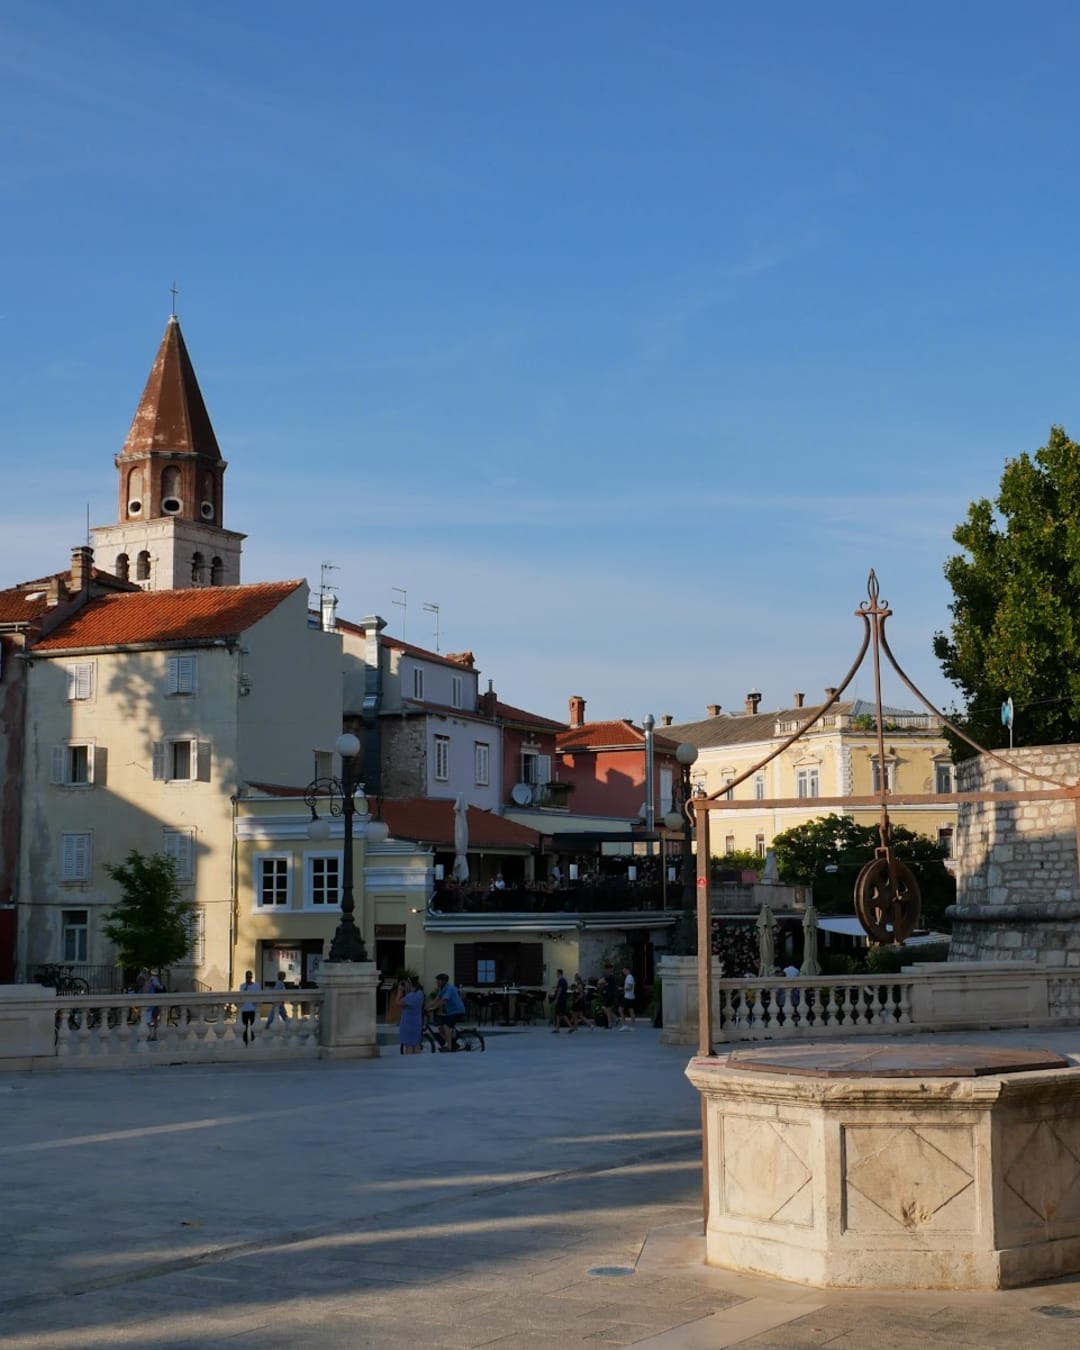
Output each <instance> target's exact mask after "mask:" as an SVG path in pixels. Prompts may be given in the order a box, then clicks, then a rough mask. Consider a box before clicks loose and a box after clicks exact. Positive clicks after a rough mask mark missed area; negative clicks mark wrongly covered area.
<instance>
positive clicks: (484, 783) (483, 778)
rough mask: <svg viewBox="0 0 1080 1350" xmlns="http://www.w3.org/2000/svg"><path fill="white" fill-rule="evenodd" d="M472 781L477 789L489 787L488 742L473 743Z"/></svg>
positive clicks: (489, 759)
mask: <svg viewBox="0 0 1080 1350" xmlns="http://www.w3.org/2000/svg"><path fill="white" fill-rule="evenodd" d="M473 780H474V782H475V783H476V786H477V787H489V786H490V785H491V745H490V743H489V742H488V741H473Z"/></svg>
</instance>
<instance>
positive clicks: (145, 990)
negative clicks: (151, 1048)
mask: <svg viewBox="0 0 1080 1350" xmlns="http://www.w3.org/2000/svg"><path fill="white" fill-rule="evenodd" d="M164 988H165V986H164V985H163V984H162V983H161V981H160V980H159V979H158V977H157V976H156V975H155V974H154V972H153V971H152V970H147V969H146V968H145V967H144V968H143V969H142V970H141V971H140V972H139V978H138V981H137V983H136V985H135V992H136V993H137V994H160V993H161V992H162V991H163V990H164ZM160 1015H161V1009H160V1008H158V1007H147V1008H144V1009H143V1021H144V1022H145V1023H146V1039H147V1040H148V1041H156V1040H157V1029H158V1018H159V1017H160Z"/></svg>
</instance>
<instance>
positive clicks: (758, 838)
mask: <svg viewBox="0 0 1080 1350" xmlns="http://www.w3.org/2000/svg"><path fill="white" fill-rule="evenodd" d="M754 852H755V853H756V854H757V856H758V857H759V858H764V856H765V836H764V835H763V834H755V835H754Z"/></svg>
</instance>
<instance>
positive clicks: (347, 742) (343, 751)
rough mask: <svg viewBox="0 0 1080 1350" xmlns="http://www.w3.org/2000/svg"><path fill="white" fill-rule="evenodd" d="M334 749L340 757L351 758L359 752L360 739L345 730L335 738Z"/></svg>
mask: <svg viewBox="0 0 1080 1350" xmlns="http://www.w3.org/2000/svg"><path fill="white" fill-rule="evenodd" d="M334 749H335V750H336V751H337V752H338V754H339V755H340V756H341V758H342V759H352V757H353V755H358V754H359V753H360V740H359V738H358V737H356V736H354V735H353V734H352V732H351V731H345V732H343V733H342V734H341V735H340V736H339V737H338V738H337V741H336V742H335V745H334Z"/></svg>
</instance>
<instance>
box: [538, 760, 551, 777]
mask: <svg viewBox="0 0 1080 1350" xmlns="http://www.w3.org/2000/svg"><path fill="white" fill-rule="evenodd" d="M536 781H537V782H538V783H550V782H551V756H550V755H537V756H536Z"/></svg>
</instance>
